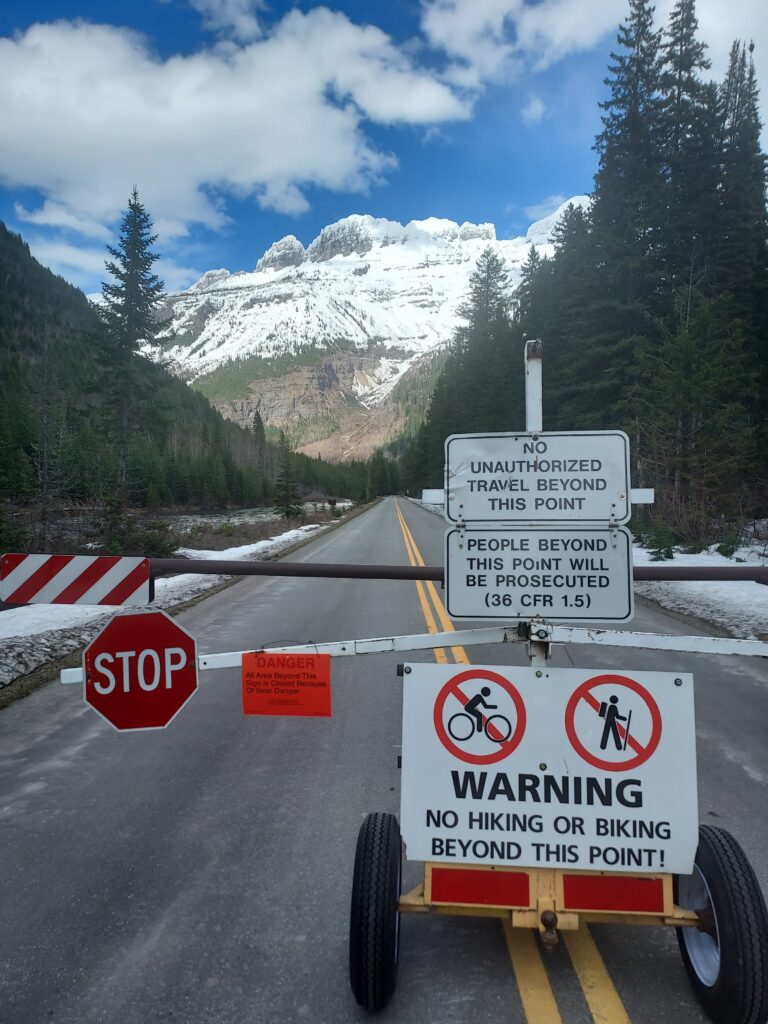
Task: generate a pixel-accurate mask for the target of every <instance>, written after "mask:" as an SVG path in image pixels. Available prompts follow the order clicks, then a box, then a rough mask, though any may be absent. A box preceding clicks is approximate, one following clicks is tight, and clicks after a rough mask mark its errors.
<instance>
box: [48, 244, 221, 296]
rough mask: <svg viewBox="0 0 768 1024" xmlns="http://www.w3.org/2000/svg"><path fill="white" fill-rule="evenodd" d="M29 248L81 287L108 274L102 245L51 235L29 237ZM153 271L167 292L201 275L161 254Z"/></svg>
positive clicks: (179, 287)
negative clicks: (95, 246) (90, 246)
mask: <svg viewBox="0 0 768 1024" xmlns="http://www.w3.org/2000/svg"><path fill="white" fill-rule="evenodd" d="M29 249H30V252H31V253H32V255H33V256H34V257H35V259H36V260H38V261H39V262H40V263H42V264H43V266H46V267H48V268H49V269H50V270H52V271H53V272H54V274H61V276H62V277H64V278H66V279H67V280H68V281H72V282H73V283H74V284H76V285H79V286H81V287H88V288H91V287H93V283H94V281H95V280H106V279H107V277H108V275H107V272H106V269H105V266H104V262H105V260H106V259H107V253H106V252H105V250H104V248H103V247H102V248H99V249H93V248H88V247H87V246H79V245H72V244H70V243H69V242H63V241H60V240H56V239H51V238H43V237H32V238H30V239H29ZM155 271H156V273H157V274H159V276H160V278H161V279H162V280H163V281H164V282H165V287H166V291H169V292H171V291H178V290H179V289H181V288H186V287H188V286H189V285H190V284H192V283H193V282H194V281H197V280H199V278H200V277H201V276H202V271H200V270H198V269H197V268H196V267H182V266H179V265H178V264H177V263H175V262H174V261H173V260H169V259H163V258H160V259H159V260H158V261H157V263H156V265H155Z"/></svg>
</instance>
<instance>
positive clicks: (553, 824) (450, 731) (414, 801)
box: [400, 664, 698, 874]
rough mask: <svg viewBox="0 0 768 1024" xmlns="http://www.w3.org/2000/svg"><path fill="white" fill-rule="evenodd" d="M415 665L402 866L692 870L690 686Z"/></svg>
mask: <svg viewBox="0 0 768 1024" xmlns="http://www.w3.org/2000/svg"><path fill="white" fill-rule="evenodd" d="M457 669H458V666H451V665H425V664H411V665H408V666H406V673H405V675H404V677H403V679H404V689H403V754H402V791H401V812H400V817H401V829H402V833H403V838H404V840H405V844H406V851H407V854H408V858H409V859H411V860H424V861H433V862H445V863H468V864H497V865H506V866H514V865H517V866H520V867H527V868H531V867H558V868H575V869H578V870H591V871H628V872H631V873H633V874H634V873H638V872H642V873H649V874H653V873H659V872H672V873H678V874H689V873H690V872H691V871H692V867H693V858H694V855H695V853H696V846H697V844H698V812H697V795H696V745H695V728H694V711H693V677H692V676H691V675H688V674H684V673H683V674H681V673H672V672H635V671H634V670H620V671H610V672H609V671H606V670H604V669H557V668H546V669H535V668H527V667H525V668H516V667H507V666H505V667H499V666H495V665H494V666H482V665H478V666H474V665H473V666H470V667H467V668H464V667H462V670H461V671H458V670H457Z"/></svg>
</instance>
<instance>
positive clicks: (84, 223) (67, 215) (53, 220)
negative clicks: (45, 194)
mask: <svg viewBox="0 0 768 1024" xmlns="http://www.w3.org/2000/svg"><path fill="white" fill-rule="evenodd" d="M14 211H15V213H16V216H17V218H18V219H19V220H21V221H25V222H26V223H28V224H39V225H42V226H45V227H52V228H68V229H69V230H71V231H76V232H77V233H78V234H79V235H86V236H87V237H88V238H101V239H103V240H104V241H109V239H110V238H111V237H112V233H111V232H110V230H109V228H107V227H105V226H104V225H103V224H99V222H98V221H95V220H93V218H91V217H87V216H82V215H79V214H76V213H73V212H72V211H71V210H69V209H67V207H66V206H62V205H61V204H60V203H52V202H51V201H50V200H49V199H46V200H45V202H44V203H43V205H42V206H41V207H40V208H39V209H38V210H27V209H26V208H25V207H23V206H22V205H21V203H14Z"/></svg>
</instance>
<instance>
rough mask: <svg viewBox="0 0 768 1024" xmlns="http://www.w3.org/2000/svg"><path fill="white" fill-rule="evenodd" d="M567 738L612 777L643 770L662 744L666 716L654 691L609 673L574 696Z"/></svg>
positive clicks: (595, 678) (569, 708)
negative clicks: (612, 775)
mask: <svg viewBox="0 0 768 1024" xmlns="http://www.w3.org/2000/svg"><path fill="white" fill-rule="evenodd" d="M565 732H566V735H567V736H568V739H569V741H570V743H571V746H572V747H573V749H574V750H575V751H576V753H577V754H579V756H580V757H582V758H583V759H584V760H585V761H586V762H587V764H589V765H592V767H593V768H600V769H602V770H603V771H606V772H625V771H630V770H634V769H636V768H639V767H640V765H642V764H644V763H645V762H646V761H647V760H648V759H649V758H650V757H651V756H652V755H653V753H654V752H655V750H656V748H657V747H658V745H659V741H660V740H661V712H660V711H659V706H658V704H657V703H656V701H655V700H654V698H653V697H652V696H651V694H650V693H649V692H648V690H647V689H646V688H645V687H644V686H642V685H641V684H640V683H638V682H637V681H636V680H634V679H632V678H630V677H629V676H625V675H616V674H614V673H608V672H606V673H603V674H601V675H597V676H593V677H592V678H591V679H587V680H586V681H585V682H583V683H582V684H581V685H580V686H579V687H577V688H576V689H575V690H574V692H573V693H572V694H571V697H570V699H569V701H568V705H567V707H566V709H565Z"/></svg>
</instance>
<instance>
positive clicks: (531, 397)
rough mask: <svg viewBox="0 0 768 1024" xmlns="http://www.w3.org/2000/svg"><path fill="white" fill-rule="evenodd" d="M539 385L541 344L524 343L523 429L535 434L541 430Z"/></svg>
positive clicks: (535, 342)
mask: <svg viewBox="0 0 768 1024" xmlns="http://www.w3.org/2000/svg"><path fill="white" fill-rule="evenodd" d="M541 394H542V384H541V342H540V341H526V343H525V429H526V430H527V431H528V433H529V434H537V433H539V431H541V430H542V429H543V427H542V423H543V412H542V398H541Z"/></svg>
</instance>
